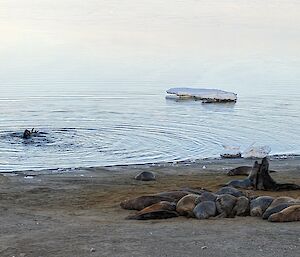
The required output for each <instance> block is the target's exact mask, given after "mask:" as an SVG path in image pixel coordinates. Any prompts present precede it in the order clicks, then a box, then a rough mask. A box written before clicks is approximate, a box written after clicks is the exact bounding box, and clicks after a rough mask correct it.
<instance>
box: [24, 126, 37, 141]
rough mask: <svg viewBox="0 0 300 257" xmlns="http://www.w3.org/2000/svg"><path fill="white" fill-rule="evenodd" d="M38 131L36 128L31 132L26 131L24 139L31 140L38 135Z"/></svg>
mask: <svg viewBox="0 0 300 257" xmlns="http://www.w3.org/2000/svg"><path fill="white" fill-rule="evenodd" d="M37 133H38V131H37V130H34V128H32V129H31V130H28V129H25V131H24V132H23V136H22V137H23V138H24V139H29V138H31V137H32V136H33V135H34V134H37Z"/></svg>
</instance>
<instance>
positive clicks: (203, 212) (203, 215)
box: [193, 201, 217, 219]
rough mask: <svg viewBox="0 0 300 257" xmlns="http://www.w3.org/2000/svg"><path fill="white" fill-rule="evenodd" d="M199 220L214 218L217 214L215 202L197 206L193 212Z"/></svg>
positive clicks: (202, 203) (201, 203) (204, 202)
mask: <svg viewBox="0 0 300 257" xmlns="http://www.w3.org/2000/svg"><path fill="white" fill-rule="evenodd" d="M193 213H194V216H195V217H196V218H197V219H208V218H209V217H214V216H215V215H216V213H217V207H216V203H215V202H214V201H203V202H200V203H199V204H197V205H196V207H195V208H194V210H193Z"/></svg>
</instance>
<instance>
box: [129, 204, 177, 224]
mask: <svg viewBox="0 0 300 257" xmlns="http://www.w3.org/2000/svg"><path fill="white" fill-rule="evenodd" d="M175 210H176V204H175V203H170V202H166V201H161V202H159V203H155V204H153V205H150V206H148V207H146V208H144V209H143V210H141V211H139V212H137V213H136V214H134V215H131V216H128V217H127V219H134V220H148V219H168V218H173V217H178V214H177V212H176V211H175Z"/></svg>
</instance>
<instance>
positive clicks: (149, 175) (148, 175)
mask: <svg viewBox="0 0 300 257" xmlns="http://www.w3.org/2000/svg"><path fill="white" fill-rule="evenodd" d="M134 179H135V180H141V181H151V180H156V178H155V174H154V173H153V172H151V171H142V172H141V173H139V174H138V175H136V176H135V178H134Z"/></svg>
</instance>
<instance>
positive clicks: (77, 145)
mask: <svg viewBox="0 0 300 257" xmlns="http://www.w3.org/2000/svg"><path fill="white" fill-rule="evenodd" d="M161 2H162V1H158V0H152V1H137V0H129V1H121V0H110V1H106V0H98V1H94V0H88V1H79V0H73V1H69V0H62V1H59V2H58V1H50V0H44V1H33V0H28V1H21V0H9V1H8V0H2V1H0V35H1V42H0V92H1V93H0V172H8V171H16V170H27V169H33V170H38V169H52V168H74V167H90V166H107V165H119V164H140V163H160V162H169V161H174V160H187V159H188V160H195V159H201V158H207V157H217V156H219V154H220V152H221V151H222V149H223V148H222V145H239V146H241V149H245V148H246V147H247V146H249V145H251V144H252V143H256V145H269V146H271V148H272V153H271V154H300V115H299V113H300V73H299V68H300V47H299V46H300V34H299V31H300V17H299V13H300V3H299V1H279V0H272V1H271V0H262V1H246V0H244V1H238V0H230V1H217V0H214V1H208V0H198V1H195V0H185V1H179V0H172V1H171V0H170V1H169V0H167V1H163V3H161ZM225 2H226V3H225ZM170 87H205V88H219V89H223V90H228V91H232V92H235V93H237V94H238V101H237V103H236V104H202V103H201V102H199V101H198V102H195V101H179V102H176V101H172V100H166V99H165V90H166V89H168V88H170ZM32 127H34V128H36V129H38V130H40V131H42V132H44V133H43V134H42V136H41V137H35V138H33V139H32V140H23V139H22V138H21V135H22V132H23V131H24V129H25V128H32Z"/></svg>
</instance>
